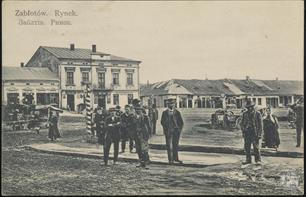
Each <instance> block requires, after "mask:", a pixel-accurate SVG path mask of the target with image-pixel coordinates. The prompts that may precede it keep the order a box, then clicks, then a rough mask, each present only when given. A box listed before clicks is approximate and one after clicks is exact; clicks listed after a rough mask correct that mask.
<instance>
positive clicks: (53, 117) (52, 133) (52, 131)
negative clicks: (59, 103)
mask: <svg viewBox="0 0 306 197" xmlns="http://www.w3.org/2000/svg"><path fill="white" fill-rule="evenodd" d="M48 137H49V138H50V139H51V141H54V140H56V139H57V138H60V137H61V135H60V133H59V130H58V116H57V114H56V112H54V111H53V112H52V111H50V117H49V133H48Z"/></svg>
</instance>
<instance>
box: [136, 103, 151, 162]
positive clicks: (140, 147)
mask: <svg viewBox="0 0 306 197" xmlns="http://www.w3.org/2000/svg"><path fill="white" fill-rule="evenodd" d="M132 103H133V108H134V110H135V113H134V115H133V122H134V124H135V126H134V127H135V130H136V132H135V136H134V139H135V146H136V152H137V154H138V157H139V161H140V165H139V166H138V167H146V164H148V163H149V161H150V158H149V141H148V140H149V132H148V128H147V123H146V118H145V116H144V109H143V108H142V107H141V106H140V100H138V99H134V100H133V101H132Z"/></svg>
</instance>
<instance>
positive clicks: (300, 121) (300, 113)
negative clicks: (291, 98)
mask: <svg viewBox="0 0 306 197" xmlns="http://www.w3.org/2000/svg"><path fill="white" fill-rule="evenodd" d="M291 108H292V109H293V110H294V112H295V114H296V121H295V124H296V141H297V143H296V147H300V146H301V134H302V130H303V131H304V98H301V99H299V100H298V101H297V103H295V104H293V105H292V106H291Z"/></svg>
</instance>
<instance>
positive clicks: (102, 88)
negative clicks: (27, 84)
mask: <svg viewBox="0 0 306 197" xmlns="http://www.w3.org/2000/svg"><path fill="white" fill-rule="evenodd" d="M140 63H141V62H140V61H137V60H132V59H127V58H123V57H118V56H114V55H111V54H106V53H101V52H97V51H96V45H92V49H91V50H90V49H79V48H75V47H74V44H71V45H70V48H59V47H43V46H41V47H39V48H38V49H37V51H36V52H35V54H34V55H33V57H32V58H31V59H30V61H29V62H28V63H27V65H26V67H48V68H49V69H50V70H51V71H52V72H53V73H55V74H56V75H57V76H58V78H59V92H60V96H59V103H60V107H61V108H63V109H69V110H73V111H80V110H82V109H83V108H84V107H85V106H84V98H85V97H84V93H85V88H86V84H89V87H90V98H91V105H92V106H93V108H95V107H97V106H101V107H105V108H107V109H108V108H109V107H115V106H117V105H119V106H121V107H122V106H124V105H126V104H129V103H131V102H132V100H133V99H134V98H139V64H140Z"/></svg>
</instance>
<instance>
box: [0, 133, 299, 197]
mask: <svg viewBox="0 0 306 197" xmlns="http://www.w3.org/2000/svg"><path fill="white" fill-rule="evenodd" d="M64 136H65V137H67V138H69V136H70V137H72V136H73V137H74V136H75V134H73V135H72V134H71V133H70V132H69V131H65V132H64ZM2 140H3V146H2V148H3V149H2V189H1V190H2V194H5V195H72V194H76V195H106V194H130V195H133V194H134V195H137V194H139V195H140V194H142V195H144V194H215V195H216V194H282V195H285V194H303V193H304V190H303V188H304V187H303V186H304V178H303V176H304V169H303V166H300V165H292V162H291V160H289V161H290V162H289V164H288V165H287V164H284V163H285V162H274V163H271V164H269V163H267V164H265V165H263V167H262V168H261V169H259V168H258V167H256V166H253V165H252V166H247V167H245V168H242V167H241V164H240V162H239V163H226V162H225V163H224V164H220V165H216V166H209V167H206V168H187V167H179V166H164V165H151V166H150V169H148V170H146V169H139V168H136V167H135V165H136V163H119V164H118V165H116V166H109V167H105V166H102V165H100V164H101V163H102V162H101V160H98V159H85V158H77V157H71V156H59V155H52V154H42V153H37V152H32V151H28V150H25V149H23V148H20V146H22V145H25V144H31V143H34V142H35V143H37V142H42V143H45V142H46V141H47V138H46V131H43V132H42V133H41V134H40V135H37V134H34V133H21V134H7V133H4V134H3V138H2ZM286 161H287V159H286ZM275 163H276V164H275ZM296 163H297V164H300V163H301V162H300V161H298V162H296Z"/></svg>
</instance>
